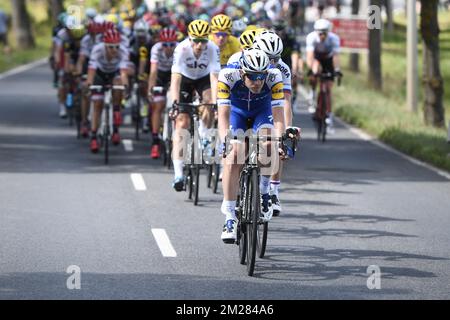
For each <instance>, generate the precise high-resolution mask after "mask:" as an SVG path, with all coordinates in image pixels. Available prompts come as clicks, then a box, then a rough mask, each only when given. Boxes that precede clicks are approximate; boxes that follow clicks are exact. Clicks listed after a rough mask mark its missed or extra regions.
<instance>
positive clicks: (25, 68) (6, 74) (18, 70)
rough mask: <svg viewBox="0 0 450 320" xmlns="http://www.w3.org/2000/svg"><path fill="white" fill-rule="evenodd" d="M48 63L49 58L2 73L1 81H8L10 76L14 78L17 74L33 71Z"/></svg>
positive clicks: (0, 75)
mask: <svg viewBox="0 0 450 320" xmlns="http://www.w3.org/2000/svg"><path fill="white" fill-rule="evenodd" d="M47 61H48V58H43V59H41V60H37V61H34V62H32V63H29V64H25V65H23V66H20V67H17V68H14V69H11V70H9V71H6V72H4V73H1V74H0V80H3V79H6V78H8V77H10V76H13V75H16V74H19V73H22V72H25V71H28V70H31V69H33V68H36V67H38V66H40V65H43V64H45V63H46V62H47Z"/></svg>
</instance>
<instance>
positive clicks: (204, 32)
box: [188, 19, 211, 38]
mask: <svg viewBox="0 0 450 320" xmlns="http://www.w3.org/2000/svg"><path fill="white" fill-rule="evenodd" d="M210 33H211V27H210V25H209V23H208V22H207V21H205V20H200V19H198V20H194V21H192V22H191V23H190V24H189V26H188V34H189V36H191V37H195V38H206V37H208V35H209V34H210Z"/></svg>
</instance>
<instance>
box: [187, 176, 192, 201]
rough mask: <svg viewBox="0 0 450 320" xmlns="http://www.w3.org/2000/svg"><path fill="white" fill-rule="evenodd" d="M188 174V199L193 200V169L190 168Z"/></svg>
mask: <svg viewBox="0 0 450 320" xmlns="http://www.w3.org/2000/svg"><path fill="white" fill-rule="evenodd" d="M187 170H188V174H187V176H186V186H187V188H188V199H189V200H191V199H192V189H193V185H192V170H191V168H188V169H187Z"/></svg>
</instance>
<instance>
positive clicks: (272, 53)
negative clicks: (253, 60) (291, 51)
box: [253, 30, 283, 58]
mask: <svg viewBox="0 0 450 320" xmlns="http://www.w3.org/2000/svg"><path fill="white" fill-rule="evenodd" d="M253 47H254V48H256V49H260V50H262V51H264V52H265V53H266V54H267V55H268V56H269V58H272V57H279V56H281V53H282V52H283V41H281V38H280V37H279V36H278V35H277V34H276V33H275V32H273V31H269V30H267V31H263V32H261V33H260V34H258V35H257V36H256V37H255V41H254V45H253Z"/></svg>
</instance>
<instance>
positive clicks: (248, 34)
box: [227, 29, 257, 68]
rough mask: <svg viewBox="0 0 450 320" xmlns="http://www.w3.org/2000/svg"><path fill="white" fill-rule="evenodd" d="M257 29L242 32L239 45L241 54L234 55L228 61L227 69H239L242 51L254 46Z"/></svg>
mask: <svg viewBox="0 0 450 320" xmlns="http://www.w3.org/2000/svg"><path fill="white" fill-rule="evenodd" d="M256 32H257V31H256V29H250V30H246V31H244V32H242V34H241V35H240V37H239V45H240V47H241V50H240V51H239V52H236V53H234V54H233V55H232V56H231V57H230V59H228V62H227V67H231V66H234V67H236V68H239V66H240V65H239V59H240V58H241V56H242V51H243V50H244V49H249V48H251V47H252V46H253V42H254V41H255V35H256Z"/></svg>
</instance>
